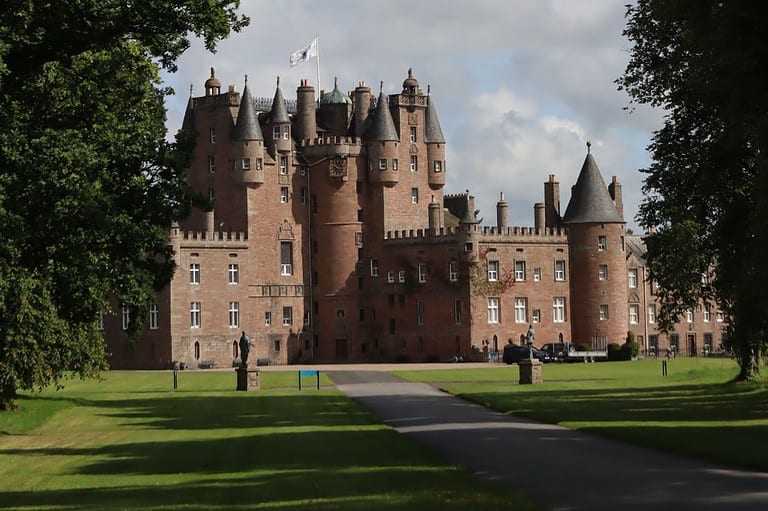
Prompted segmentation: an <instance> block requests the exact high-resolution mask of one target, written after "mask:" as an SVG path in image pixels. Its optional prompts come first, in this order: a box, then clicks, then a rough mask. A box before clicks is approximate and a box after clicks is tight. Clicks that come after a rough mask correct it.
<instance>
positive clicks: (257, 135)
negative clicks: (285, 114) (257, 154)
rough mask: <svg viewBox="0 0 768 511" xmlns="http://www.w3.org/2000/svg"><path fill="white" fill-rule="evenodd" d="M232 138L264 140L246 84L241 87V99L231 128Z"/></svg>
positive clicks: (257, 115)
mask: <svg viewBox="0 0 768 511" xmlns="http://www.w3.org/2000/svg"><path fill="white" fill-rule="evenodd" d="M232 140H264V136H263V135H262V133H261V126H259V114H258V113H257V112H256V105H255V104H254V101H253V98H252V97H251V93H250V91H249V90H248V85H246V86H245V88H244V89H243V99H241V100H240V110H239V111H238V112H237V121H236V122H235V129H233V130H232Z"/></svg>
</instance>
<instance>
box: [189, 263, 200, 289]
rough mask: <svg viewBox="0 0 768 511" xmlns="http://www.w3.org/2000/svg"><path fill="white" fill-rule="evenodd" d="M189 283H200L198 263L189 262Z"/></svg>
mask: <svg viewBox="0 0 768 511" xmlns="http://www.w3.org/2000/svg"><path fill="white" fill-rule="evenodd" d="M189 283H190V284H194V285H200V263H189Z"/></svg>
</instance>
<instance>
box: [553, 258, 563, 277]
mask: <svg viewBox="0 0 768 511" xmlns="http://www.w3.org/2000/svg"><path fill="white" fill-rule="evenodd" d="M555 282H565V259H558V260H556V261H555Z"/></svg>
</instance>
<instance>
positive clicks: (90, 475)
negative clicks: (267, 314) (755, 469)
mask: <svg viewBox="0 0 768 511" xmlns="http://www.w3.org/2000/svg"><path fill="white" fill-rule="evenodd" d="M261 376H262V384H263V387H264V388H265V389H267V390H262V391H259V392H235V391H233V386H234V383H235V375H234V374H233V373H230V372H203V371H193V372H180V373H179V389H178V390H176V391H173V390H172V377H171V373H170V372H111V373H108V374H106V375H105V379H104V380H103V381H101V382H94V381H71V382H67V385H66V388H65V389H64V390H62V391H54V390H46V391H44V392H42V393H40V394H31V395H25V396H23V397H22V399H21V400H20V404H21V406H22V411H21V412H17V413H11V412H7V413H3V414H0V431H2V434H0V508H2V509H13V510H22V509H23V510H31V509H35V510H38V509H45V510H68V509H83V508H85V509H103V510H117V509H200V510H232V509H235V510H237V509H269V510H279V511H284V510H286V511H287V510H308V511H309V510H315V509H319V510H331V509H333V510H336V509H338V510H348V509H351V510H371V511H373V510H397V511H400V510H410V509H420V510H421V509H424V510H470V509H502V510H513V509H534V508H533V507H532V506H531V505H530V504H528V503H526V502H524V501H523V500H522V499H520V498H518V497H517V496H515V495H512V494H510V493H507V492H504V491H502V490H501V489H499V488H497V487H495V486H493V485H491V484H490V483H485V482H481V481H478V480H477V479H475V478H474V477H473V476H471V475H470V474H468V473H467V472H465V471H464V470H463V469H460V468H457V467H455V466H451V465H447V464H445V462H444V461H442V460H441V459H440V458H439V457H437V455H436V454H434V453H433V452H432V451H430V450H428V449H427V448H425V447H422V446H421V445H420V444H418V443H416V442H414V441H412V440H410V439H408V438H406V437H403V436H401V435H399V434H397V433H396V432H395V431H394V430H392V429H391V428H389V427H387V426H384V425H381V424H379V423H377V422H376V421H375V419H374V418H373V417H372V416H371V415H370V414H368V413H367V412H365V411H363V410H362V409H360V408H359V407H358V406H357V405H356V404H355V403H354V402H353V401H351V400H350V399H348V398H346V397H345V396H344V395H343V394H341V393H339V392H337V391H334V390H328V389H322V390H320V391H317V390H315V389H308V390H303V391H301V392H299V391H298V390H295V388H296V382H297V374H296V372H293V371H292V372H286V373H272V372H262V373H261ZM324 381H326V382H327V380H324ZM270 388H271V389H275V388H277V389H279V390H269V389H270ZM288 388H292V390H288Z"/></svg>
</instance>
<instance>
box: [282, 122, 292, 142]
mask: <svg viewBox="0 0 768 511" xmlns="http://www.w3.org/2000/svg"><path fill="white" fill-rule="evenodd" d="M280 131H282V133H283V140H289V139H290V138H291V125H290V124H288V125H286V126H283V128H282V130H280Z"/></svg>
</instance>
